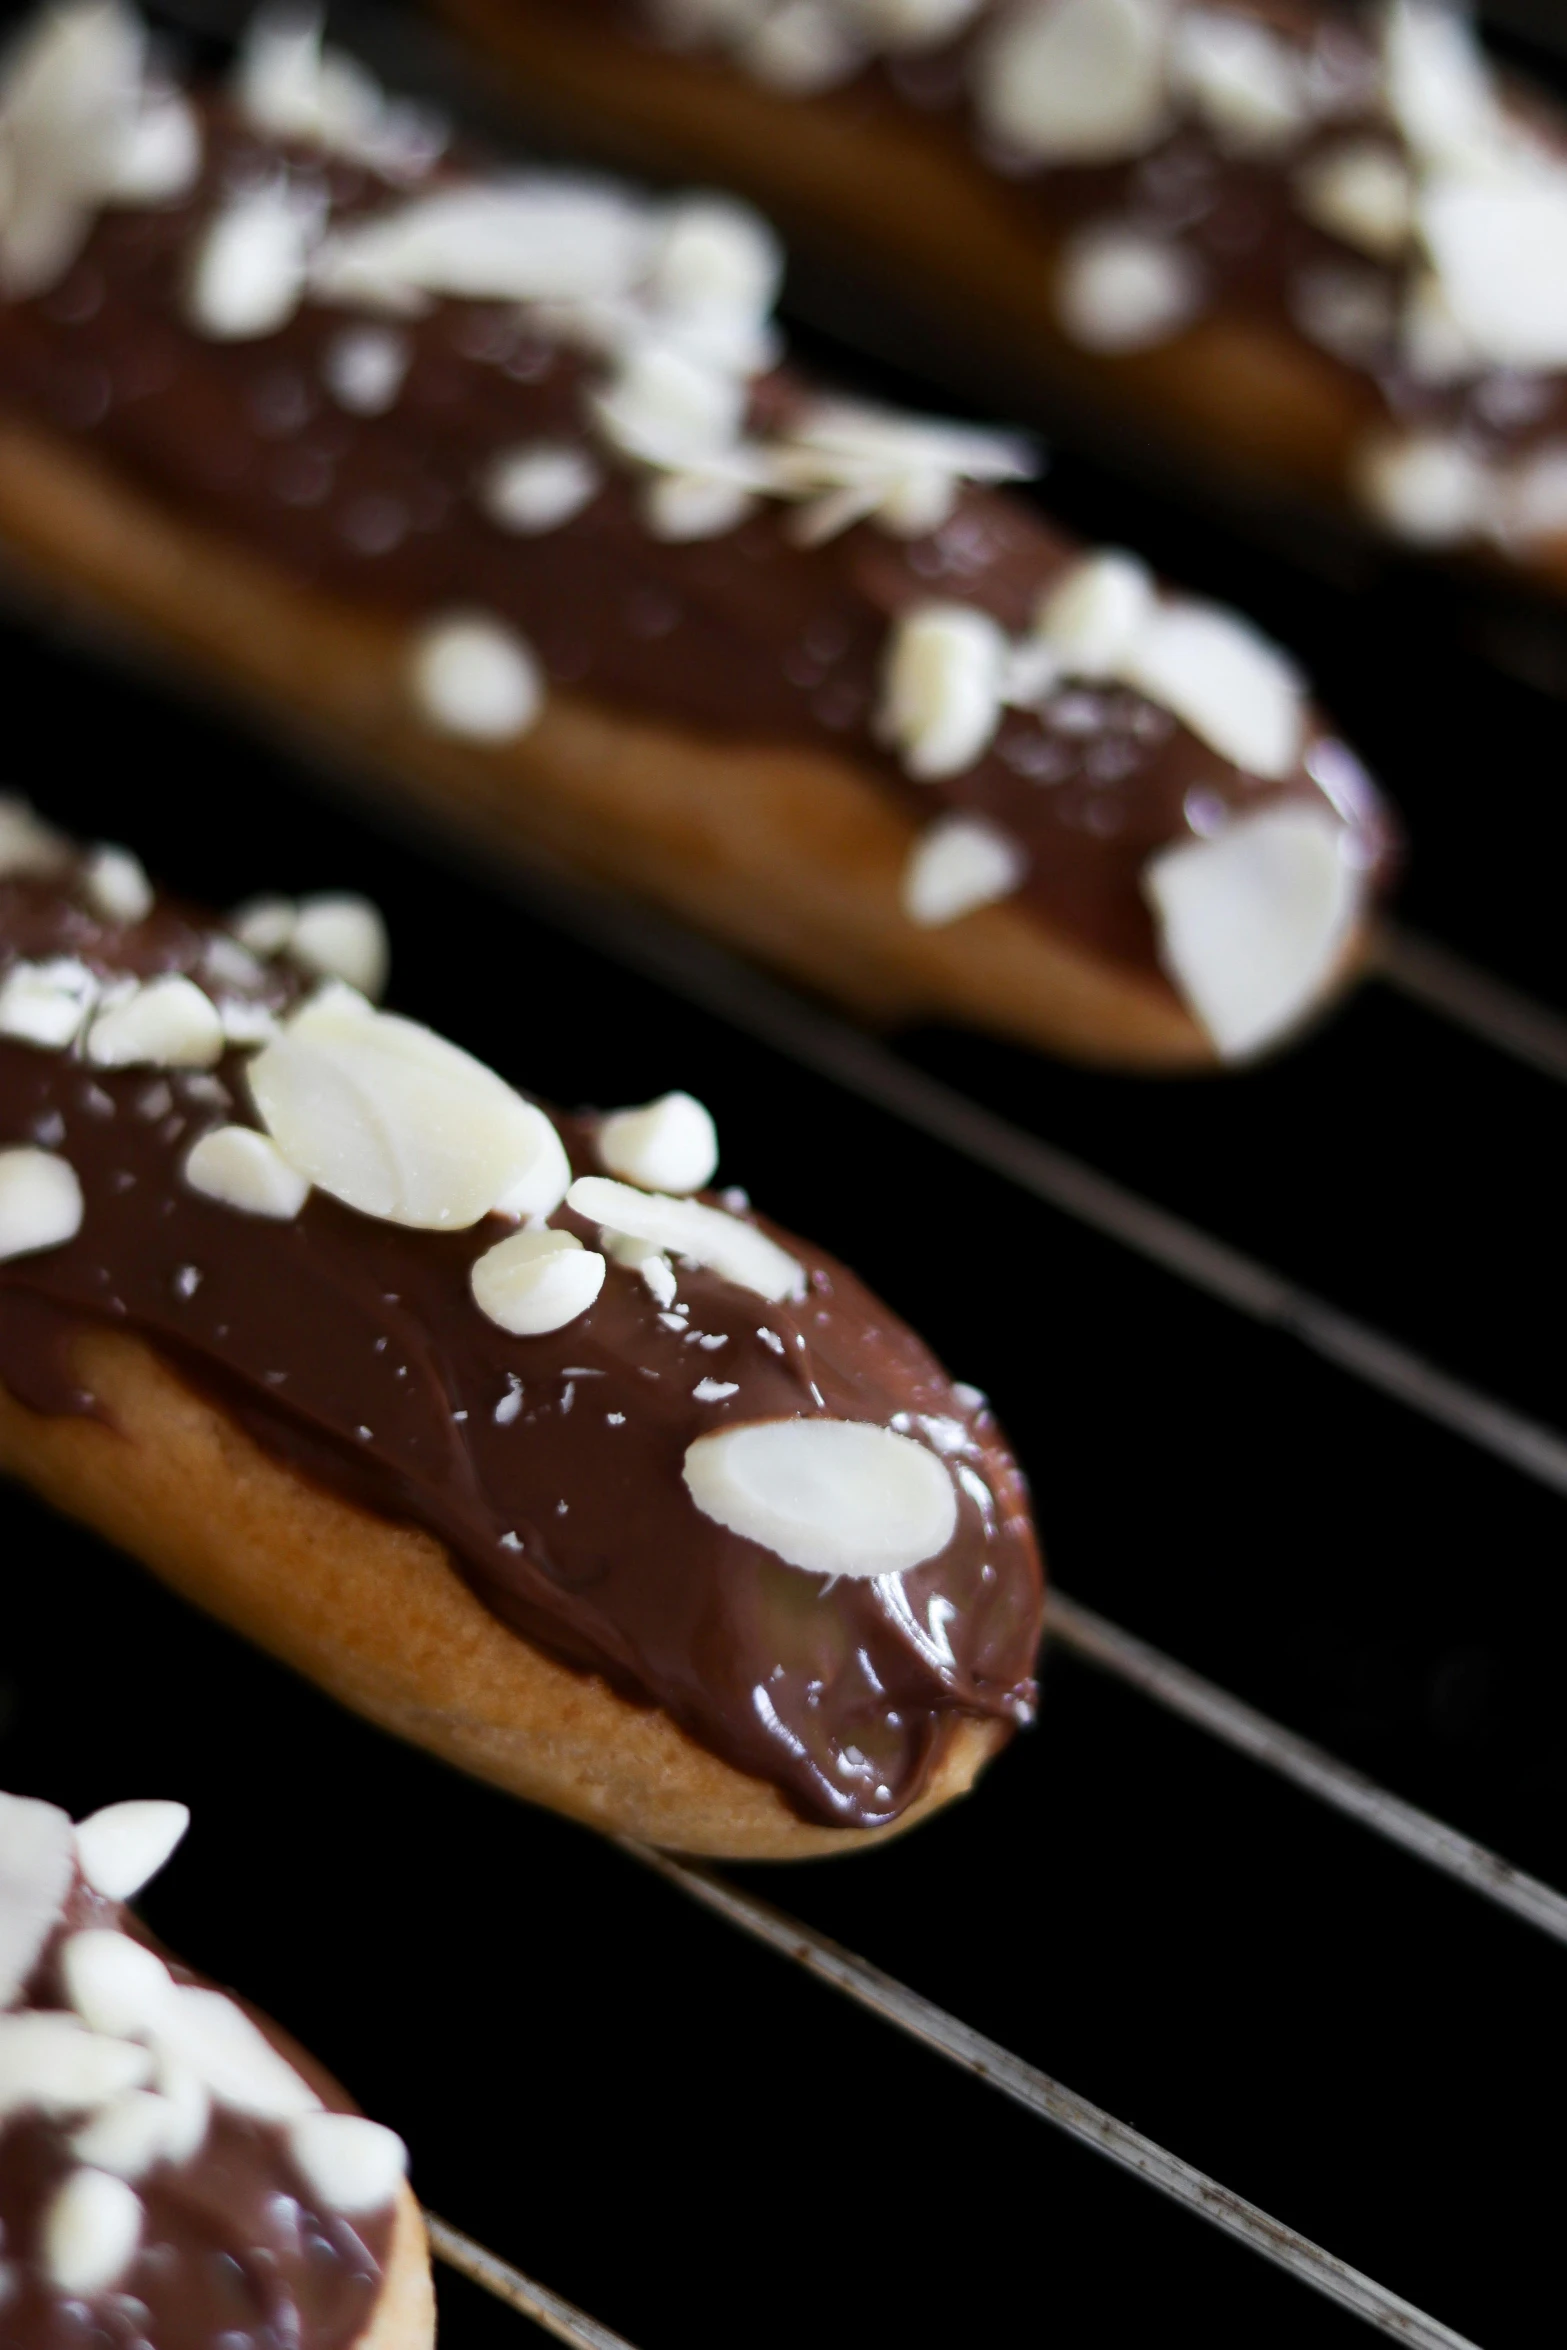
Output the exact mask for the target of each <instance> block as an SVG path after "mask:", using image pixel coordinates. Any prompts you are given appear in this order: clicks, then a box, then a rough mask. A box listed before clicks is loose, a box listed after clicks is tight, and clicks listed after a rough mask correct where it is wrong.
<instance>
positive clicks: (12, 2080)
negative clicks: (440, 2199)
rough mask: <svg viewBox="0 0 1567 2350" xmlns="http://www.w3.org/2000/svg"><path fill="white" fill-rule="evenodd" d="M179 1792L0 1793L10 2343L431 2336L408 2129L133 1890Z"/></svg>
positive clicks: (0, 2060)
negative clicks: (252, 2000) (86, 1812)
mask: <svg viewBox="0 0 1567 2350" xmlns="http://www.w3.org/2000/svg"><path fill="white" fill-rule="evenodd" d="M188 1819H189V1814H188V1812H187V1811H186V1809H185V1806H184V1805H183V1804H181V1803H154V1802H143V1803H116V1804H111V1805H110V1806H109V1807H108V1808H107V1810H104V1811H99V1812H95V1813H94V1814H93V1815H92V1817H91V1818H90V1819H86V1820H83V1821H81V1822H80V1823H79V1824H78V1825H77V1826H76V1827H74V1828H73V1827H72V1825H71V1821H70V1817H69V1815H68V1814H67V1813H66V1812H63V1811H60V1810H58V1809H57V1808H56V1807H55V1806H54V1805H53V1804H51V1803H38V1802H34V1801H33V1800H31V1799H30V1798H28V1797H25V1796H17V1795H0V2340H3V2341H4V2343H5V2346H6V2350H59V2346H60V2345H62V2344H65V2343H92V2344H94V2345H99V2344H101V2345H104V2350H234V2346H235V2345H236V2344H238V2343H240V2342H244V2343H247V2344H249V2343H257V2344H260V2343H276V2344H279V2345H282V2344H285V2343H286V2344H288V2345H289V2350H433V2345H434V2341H435V2303H434V2295H433V2292H432V2289H431V2283H430V2262H429V2254H428V2251H427V2248H426V2244H425V2232H424V2222H423V2220H422V2218H421V2216H420V2212H419V2206H418V2205H417V2203H416V2202H415V2201H414V2199H413V2196H412V2195H411V2193H410V2192H409V2189H408V2186H407V2183H406V2179H405V2176H404V2173H405V2170H406V2167H407V2156H406V2152H405V2149H404V2147H403V2143H402V2140H401V2139H400V2138H398V2137H397V2136H396V2135H395V2133H394V2132H393V2131H391V2130H389V2129H386V2128H385V2127H383V2125H382V2124H381V2123H379V2122H373V2121H367V2120H366V2119H365V2118H364V2117H363V2115H361V2114H359V2113H357V2112H356V2111H355V2110H354V2108H353V2106H352V2105H351V2104H350V2102H349V2100H348V2099H347V2097H345V2095H344V2094H343V2091H342V2090H341V2089H340V2088H338V2086H337V2084H336V2083H335V2082H334V2081H332V2080H331V2079H330V2078H329V2077H328V2076H327V2075H326V2074H325V2073H324V2072H323V2071H322V2069H321V2067H320V2066H319V2065H318V2064H316V2063H315V2062H314V2060H313V2059H311V2058H309V2057H307V2056H306V2055H305V2054H304V2053H303V2051H302V2050H301V2049H299V2048H298V2047H296V2046H295V2045H294V2043H293V2042H292V2041H291V2040H289V2039H288V2038H287V2037H286V2036H285V2035H284V2034H283V2033H281V2032H280V2031H279V2030H278V2028H277V2027H276V2025H275V2024H272V2023H269V2022H268V2021H267V2019H266V2018H265V2017H263V2016H260V2015H258V2014H257V2013H256V2012H255V2010H254V2009H252V2008H249V2007H246V2006H244V2005H242V2004H241V2002H240V2001H238V2000H237V1999H234V1998H232V1997H230V1996H229V1994H228V1993H226V1992H224V1991H221V1990H219V1989H217V1988H216V1987H215V1986H214V1985H213V1984H211V1983H209V1982H206V1981H205V1980H204V1979H203V1978H202V1977H201V1976H199V1975H196V1974H193V1973H192V1972H191V1970H190V1969H189V1968H188V1967H186V1966H183V1965H181V1964H180V1962H179V1961H178V1960H177V1959H174V1958H171V1957H170V1956H169V1955H168V1953H167V1952H165V1951H163V1950H161V1949H160V1948H159V1947H158V1946H157V1945H156V1944H155V1943H154V1942H153V1941H152V1939H151V1937H150V1936H149V1935H148V1934H147V1932H146V1930H145V1929H144V1928H143V1926H142V1925H141V1924H140V1922H139V1921H138V1920H137V1918H136V1917H135V1916H134V1915H133V1914H132V1912H131V1911H130V1910H129V1909H127V1907H126V1906H125V1905H126V1903H127V1902H128V1901H130V1900H132V1899H133V1898H134V1897H135V1895H136V1894H137V1893H138V1892H139V1891H140V1890H141V1887H142V1886H143V1885H144V1884H145V1883H146V1881H147V1880H148V1878H150V1877H151V1876H153V1875H155V1874H156V1872H157V1870H158V1869H159V1868H161V1867H162V1865H163V1863H164V1861H165V1860H167V1858H168V1856H169V1854H170V1852H171V1851H172V1850H173V1848H174V1846H175V1845H176V1844H177V1843H178V1841H179V1839H180V1837H181V1836H182V1835H183V1834H184V1831H185V1827H186V1824H187V1822H188Z"/></svg>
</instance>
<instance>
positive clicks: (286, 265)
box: [185, 179, 320, 343]
mask: <svg viewBox="0 0 1567 2350" xmlns="http://www.w3.org/2000/svg"><path fill="white" fill-rule="evenodd" d="M319 227H320V216H319V213H318V211H317V209H316V208H315V206H313V205H311V204H308V203H306V202H305V201H303V200H302V199H301V197H300V196H299V195H298V194H297V193H296V192H295V191H294V190H293V189H292V188H291V187H290V186H289V185H288V183H287V182H286V181H285V180H281V179H275V180H265V181H263V182H262V183H261V185H260V186H259V187H254V188H245V189H242V190H241V191H239V192H238V193H237V194H235V195H233V196H231V197H230V198H229V199H228V201H227V202H226V203H225V204H224V206H223V207H222V209H221V211H219V212H217V213H215V214H214V216H213V218H212V219H211V220H210V221H209V222H208V224H207V227H206V229H205V230H204V231H203V233H202V236H201V239H200V241H199V243H198V244H197V247H196V251H195V256H194V259H193V262H192V265H191V274H190V284H189V288H188V290H187V294H186V304H185V307H186V315H187V316H188V318H189V320H190V323H191V325H192V326H193V327H194V328H195V329H196V331H197V333H198V334H202V335H206V336H208V337H209V338H210V339H211V340H212V341H214V342H219V343H245V342H255V341H257V340H259V339H260V338H261V337H262V336H264V335H272V334H276V333H277V332H278V330H279V328H280V327H284V326H286V325H287V324H288V322H289V320H290V319H291V318H292V317H293V315H294V312H295V311H296V310H297V309H298V308H299V305H300V302H301V300H302V299H303V297H304V291H305V281H306V278H307V276H308V273H309V266H310V252H311V248H312V246H313V245H314V243H315V240H316V237H317V234H318V233H319Z"/></svg>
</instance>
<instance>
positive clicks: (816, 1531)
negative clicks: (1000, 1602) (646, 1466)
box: [683, 1419, 958, 1578]
mask: <svg viewBox="0 0 1567 2350" xmlns="http://www.w3.org/2000/svg"><path fill="white" fill-rule="evenodd" d="M683 1474H684V1477H685V1482H686V1489H687V1491H688V1492H689V1493H690V1495H691V1498H692V1500H693V1501H694V1502H695V1503H696V1506H697V1508H698V1509H699V1510H700V1511H701V1512H702V1514H703V1516H704V1517H707V1518H713V1519H715V1520H716V1521H717V1523H718V1524H719V1525H720V1526H727V1527H728V1529H729V1531H730V1532H731V1533H732V1534H739V1535H743V1536H744V1538H745V1539H746V1540H747V1541H748V1542H756V1543H759V1544H760V1545H761V1546H762V1548H763V1549H765V1550H770V1551H771V1552H772V1553H773V1554H774V1556H775V1557H777V1558H781V1559H783V1560H784V1561H785V1562H786V1563H787V1564H788V1565H789V1566H791V1567H804V1568H806V1569H807V1570H808V1571H809V1572H811V1573H813V1574H818V1575H852V1576H856V1577H861V1578H869V1577H872V1576H876V1575H901V1574H904V1573H906V1572H907V1570H908V1569H909V1568H910V1567H917V1566H918V1565H919V1564H920V1563H921V1561H922V1560H924V1559H929V1558H936V1557H938V1556H939V1555H940V1553H941V1552H942V1551H944V1550H945V1549H946V1547H947V1545H948V1543H949V1542H950V1541H951V1540H952V1537H953V1534H954V1532H955V1531H956V1529H957V1522H958V1501H957V1494H956V1491H955V1490H954V1487H953V1483H952V1478H951V1476H950V1475H949V1473H948V1471H947V1470H946V1469H945V1468H944V1466H943V1465H942V1463H941V1462H940V1461H939V1460H938V1459H937V1457H936V1455H935V1454H934V1453H933V1452H929V1451H927V1450H926V1448H925V1446H924V1445H922V1444H916V1443H915V1441H914V1439H913V1438H912V1437H909V1436H899V1435H896V1434H895V1433H894V1432H893V1430H892V1429H890V1428H878V1427H875V1426H873V1425H872V1424H871V1423H870V1422H868V1421H863V1420H805V1419H799V1420H756V1421H751V1422H748V1423H744V1424H742V1425H740V1426H738V1427H728V1428H720V1429H718V1430H715V1432H714V1433H713V1434H712V1435H711V1436H699V1437H698V1438H697V1439H696V1441H695V1442H694V1443H693V1444H689V1445H688V1446H687V1447H686V1457H685V1467H684V1471H683Z"/></svg>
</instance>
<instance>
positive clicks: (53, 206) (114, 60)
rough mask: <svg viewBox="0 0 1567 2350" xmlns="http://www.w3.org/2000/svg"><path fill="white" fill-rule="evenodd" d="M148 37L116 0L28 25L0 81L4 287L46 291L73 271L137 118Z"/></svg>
mask: <svg viewBox="0 0 1567 2350" xmlns="http://www.w3.org/2000/svg"><path fill="white" fill-rule="evenodd" d="M145 53H146V35H145V33H144V32H143V30H142V27H141V25H140V23H139V22H138V20H137V18H136V17H135V15H134V14H133V13H132V11H131V10H130V9H129V8H126V7H122V6H120V5H118V4H117V0H65V4H64V5H62V6H57V7H53V8H47V9H43V10H41V11H39V12H38V14H37V15H35V16H34V18H33V19H32V21H31V23H29V24H28V25H26V26H25V27H24V28H23V30H22V33H21V35H20V38H19V39H18V40H17V41H16V42H14V43H13V44H12V45H11V47H10V49H9V52H8V54H7V56H6V59H5V64H4V77H3V83H0V152H3V154H4V158H5V165H6V169H5V183H6V184H5V201H4V205H3V207H0V287H3V289H4V291H5V293H7V294H8V295H10V296H12V297H13V298H19V297H22V296H26V295H30V294H38V293H42V292H43V291H44V290H45V288H46V287H48V286H51V285H54V284H55V283H57V282H58V280H59V279H60V278H62V277H63V276H64V275H65V272H66V271H67V270H68V269H69V268H70V266H71V263H72V262H73V261H74V260H75V259H76V256H77V254H78V253H79V252H80V251H81V248H82V246H83V245H84V244H85V242H86V240H87V236H88V233H89V231H90V229H91V227H92V221H93V215H94V212H95V211H96V209H97V206H98V203H99V201H100V199H101V198H102V196H103V194H104V192H105V187H106V183H108V182H110V181H112V178H113V173H114V165H115V159H116V158H117V157H118V156H119V154H120V153H121V151H122V149H123V145H124V141H125V137H126V134H127V132H128V130H129V129H130V126H131V125H132V123H133V122H134V120H135V115H136V109H137V104H138V97H139V93H140V88H141V79H142V70H143V65H144V62H145Z"/></svg>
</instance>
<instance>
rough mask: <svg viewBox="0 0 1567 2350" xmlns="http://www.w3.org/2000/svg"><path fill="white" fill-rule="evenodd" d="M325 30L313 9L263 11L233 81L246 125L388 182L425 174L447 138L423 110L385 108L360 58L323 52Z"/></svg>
mask: <svg viewBox="0 0 1567 2350" xmlns="http://www.w3.org/2000/svg"><path fill="white" fill-rule="evenodd" d="M321 31H322V26H321V19H320V16H319V15H318V14H315V13H313V12H310V11H308V10H307V11H304V12H296V11H295V10H294V9H293V8H292V7H288V6H275V7H270V8H263V9H261V10H260V11H259V12H258V14H257V15H256V16H255V18H254V19H253V20H252V22H251V25H250V29H249V31H248V32H247V34H246V36H245V43H244V47H243V49H242V51H241V53H240V61H239V68H238V71H237V73H236V75H235V95H236V97H237V99H238V102H239V109H240V112H241V114H242V115H243V116H244V118H245V120H246V121H247V122H249V123H250V124H251V125H252V126H253V127H254V128H255V129H256V130H259V131H260V132H262V134H263V135H264V136H266V137H268V138H272V139H282V140H289V141H299V142H302V143H305V144H308V145H311V146H315V147H319V148H320V149H321V150H322V151H323V152H324V153H326V154H328V155H340V156H342V157H344V159H345V160H346V161H348V162H351V163H368V164H370V165H371V166H372V168H373V169H375V170H377V171H380V172H382V173H384V174H386V175H387V176H389V177H394V178H412V177H414V176H416V175H417V174H418V173H419V172H420V171H422V170H425V169H427V168H428V167H429V165H430V164H431V163H432V162H433V161H434V160H435V157H436V156H437V155H438V154H439V153H440V150H441V148H442V146H443V145H444V144H445V135H444V132H443V131H442V130H441V129H440V127H439V126H438V125H436V124H435V123H434V122H433V121H432V120H431V119H430V118H428V117H426V116H425V115H424V114H423V111H422V110H418V111H413V112H411V111H410V110H409V109H408V108H406V107H404V106H401V105H398V104H396V103H391V102H388V100H387V98H386V97H385V95H384V93H383V91H382V89H381V85H380V83H379V82H378V81H376V79H375V77H374V76H373V75H372V74H370V73H368V72H367V71H366V69H365V68H364V67H363V66H362V65H360V64H359V63H358V61H357V60H356V59H354V58H351V57H345V56H343V55H342V53H341V52H340V51H338V50H335V49H327V48H324V47H323V45H322V40H321Z"/></svg>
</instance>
